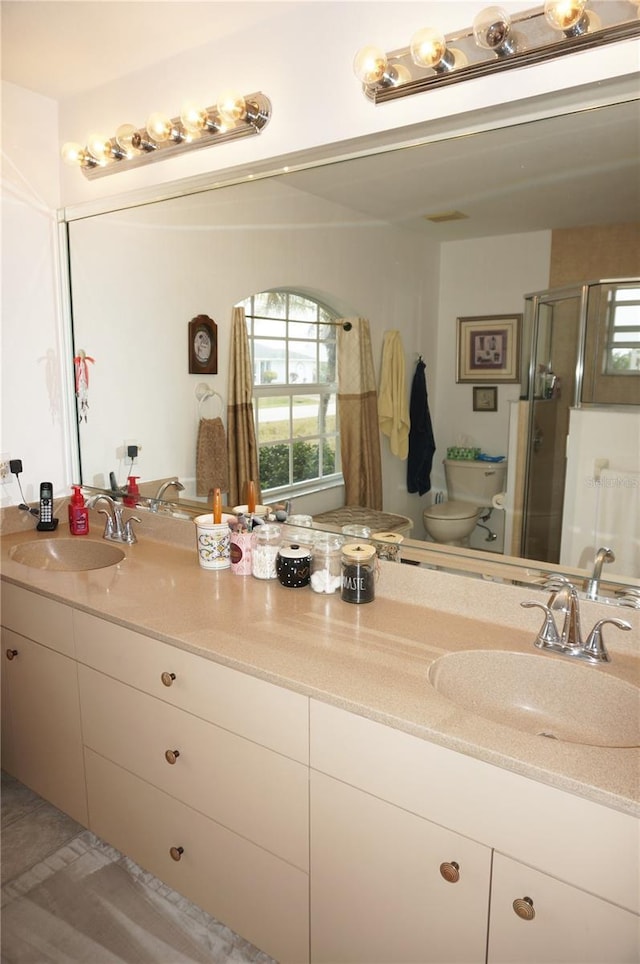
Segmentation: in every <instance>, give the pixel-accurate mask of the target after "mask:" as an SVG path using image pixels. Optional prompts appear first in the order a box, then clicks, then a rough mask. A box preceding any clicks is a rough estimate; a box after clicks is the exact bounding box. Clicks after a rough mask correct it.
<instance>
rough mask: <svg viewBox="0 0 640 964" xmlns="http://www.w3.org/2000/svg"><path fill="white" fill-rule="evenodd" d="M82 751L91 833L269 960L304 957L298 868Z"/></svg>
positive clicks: (304, 906)
mask: <svg viewBox="0 0 640 964" xmlns="http://www.w3.org/2000/svg"><path fill="white" fill-rule="evenodd" d="M85 759H86V770H87V788H88V796H89V819H90V824H89V825H90V827H91V829H92V830H93V831H94V833H96V834H98V835H99V836H100V837H102V838H103V839H104V840H106V841H107V842H109V843H110V844H112V845H113V846H114V847H116V848H117V849H118V850H120V851H121V852H122V853H125V854H127V855H128V856H130V857H131V858H132V859H133V860H135V861H136V862H137V863H139V864H140V865H141V866H142V867H144V868H145V869H146V870H148V871H150V872H151V873H153V874H155V875H156V876H157V877H159V878H160V879H161V880H163V881H164V882H165V883H167V884H168V885H169V886H170V887H173V888H174V889H175V890H177V891H178V892H179V893H181V894H183V895H184V896H185V897H188V898H189V900H192V901H193V902H194V903H195V904H198V906H200V907H202V908H203V909H204V910H206V911H207V912H208V913H210V914H212V915H213V916H214V917H216V918H217V919H218V920H220V921H222V922H223V923H225V924H227V925H228V926H229V927H231V928H232V929H233V930H234V931H236V932H237V933H238V934H241V935H242V936H243V937H245V938H246V939H247V940H249V941H251V942H252V943H254V944H255V945H256V946H257V947H260V948H261V949H262V950H264V951H266V952H267V953H268V954H270V955H271V956H272V957H274V958H276V960H278V961H280V962H283V964H285V962H291V964H294V962H295V964H303V962H306V961H308V960H309V916H308V915H309V878H308V876H307V875H306V874H305V873H303V872H302V871H301V870H298V869H297V868H295V867H292V866H291V865H290V864H287V863H286V862H285V861H282V860H279V859H278V858H277V857H275V856H273V854H270V853H267V852H266V851H265V850H262V849H261V848H260V847H257V846H255V844H252V843H250V842H249V841H248V840H245V839H243V838H242V837H239V836H237V835H236V834H234V833H231V831H229V830H226V829H225V828H224V827H220V826H219V825H218V824H216V823H214V821H212V820H209V819H208V818H207V817H205V816H203V815H202V814H201V813H198V812H197V811H195V810H192V809H191V808H189V807H187V806H186V805H185V804H183V803H180V802H179V801H177V800H174V799H173V798H172V797H170V796H168V795H167V794H165V793H163V792H162V791H160V790H157V789H156V788H154V787H151V786H150V785H149V784H147V783H145V782H144V781H142V780H139V779H138V778H137V777H135V776H133V775H132V774H130V773H128V772H127V771H125V770H122V769H121V768H120V767H117V766H115V765H114V764H113V763H111V762H110V761H108V760H105V759H104V758H102V757H100V756H97V755H96V754H95V753H93V752H92V751H91V750H88V749H87V750H85ZM171 847H182V848H183V853H182V854H181V856H180V860H179V861H175V860H173V859H172V858H171V856H170V853H169V851H170V848H171Z"/></svg>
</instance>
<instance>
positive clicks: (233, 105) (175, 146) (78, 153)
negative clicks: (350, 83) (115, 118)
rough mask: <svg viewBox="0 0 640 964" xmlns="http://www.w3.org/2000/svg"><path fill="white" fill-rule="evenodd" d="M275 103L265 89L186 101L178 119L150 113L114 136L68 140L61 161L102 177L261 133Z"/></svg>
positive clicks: (124, 126)
mask: <svg viewBox="0 0 640 964" xmlns="http://www.w3.org/2000/svg"><path fill="white" fill-rule="evenodd" d="M270 117H271V101H270V100H269V98H268V97H266V96H265V95H264V94H263V93H260V92H257V93H254V94H247V95H246V96H244V97H243V96H242V95H241V94H237V93H235V92H228V93H225V94H223V95H222V96H221V97H219V98H218V101H217V103H216V104H215V105H214V106H213V107H200V106H199V105H197V104H185V105H184V107H183V108H182V111H181V112H180V116H179V117H167V116H165V115H164V114H160V113H154V114H151V115H150V116H149V118H148V120H147V123H146V125H145V126H144V127H141V128H137V127H134V125H133V124H121V125H120V127H118V129H117V131H116V132H115V135H114V136H113V137H107V136H105V135H104V134H91V135H90V136H89V137H88V138H87V143H86V146H84V147H83V146H82V144H76V143H71V142H69V143H66V144H64V146H63V148H62V159H63V160H64V161H65V162H66V163H67V164H71V165H74V166H76V167H79V168H80V170H81V171H82V173H83V174H84V175H85V177H88V178H94V177H102V176H103V175H104V174H113V173H114V172H115V171H124V170H130V169H131V168H134V167H140V166H141V165H143V164H147V163H149V162H150V161H159V160H162V159H163V158H165V157H174V156H175V155H177V154H184V153H185V152H186V151H190V150H194V149H196V148H200V147H210V146H211V145H212V144H222V143H224V142H225V141H230V140H236V139H238V138H240V137H247V136H248V135H250V134H259V133H260V131H262V129H263V128H264V127H266V125H267V124H268V123H269V119H270Z"/></svg>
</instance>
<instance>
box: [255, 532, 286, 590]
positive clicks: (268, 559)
mask: <svg viewBox="0 0 640 964" xmlns="http://www.w3.org/2000/svg"><path fill="white" fill-rule="evenodd" d="M280 538H281V529H280V526H278V525H274V524H273V523H271V522H266V523H264V524H263V525H259V526H256V527H255V529H254V530H253V532H252V535H251V573H252V575H254V576H255V577H256V579H277V577H278V573H277V571H276V558H277V555H278V550H279V548H280Z"/></svg>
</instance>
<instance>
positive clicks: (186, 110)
mask: <svg viewBox="0 0 640 964" xmlns="http://www.w3.org/2000/svg"><path fill="white" fill-rule="evenodd" d="M180 123H181V124H182V126H183V127H184V129H185V130H186V131H188V132H189V133H190V134H199V133H200V131H203V130H204V129H205V128H206V127H208V126H209V123H210V121H209V115H208V114H207V112H206V110H205V109H204V107H200V106H199V104H192V103H188V104H184V105H183V107H182V110H181V111H180Z"/></svg>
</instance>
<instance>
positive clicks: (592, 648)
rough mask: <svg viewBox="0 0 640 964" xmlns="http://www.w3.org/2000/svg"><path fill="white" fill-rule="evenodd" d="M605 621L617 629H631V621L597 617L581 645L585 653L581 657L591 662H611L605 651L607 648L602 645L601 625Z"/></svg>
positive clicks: (603, 624)
mask: <svg viewBox="0 0 640 964" xmlns="http://www.w3.org/2000/svg"><path fill="white" fill-rule="evenodd" d="M607 623H611V624H612V625H613V626H616V627H617V628H618V629H631V623H628V622H627V621H626V620H624V619H599V620H598V622H597V623H596V624H595V626H594V627H593V629H592V630H591V632H590V633H589V635H588V637H587V639H586V641H585V643H584V645H583V647H582V649H583V652H584V654H585V655H584V657H583V658H584V659H588V660H589V662H591V663H610V662H611V657H610V656H609V654H608V652H607V648H606V646H605V645H604V640H603V638H602V627H603V626H605V625H606V624H607Z"/></svg>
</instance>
